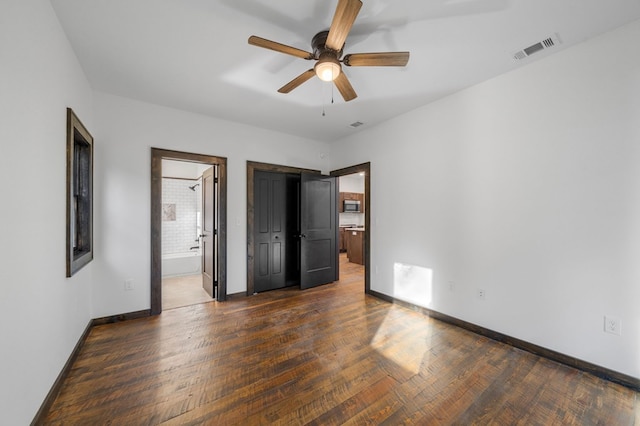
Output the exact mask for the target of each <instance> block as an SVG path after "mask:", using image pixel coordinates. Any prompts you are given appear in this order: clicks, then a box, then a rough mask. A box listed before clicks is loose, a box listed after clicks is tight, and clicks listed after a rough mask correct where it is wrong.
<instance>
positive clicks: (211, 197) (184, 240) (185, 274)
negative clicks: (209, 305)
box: [151, 148, 227, 315]
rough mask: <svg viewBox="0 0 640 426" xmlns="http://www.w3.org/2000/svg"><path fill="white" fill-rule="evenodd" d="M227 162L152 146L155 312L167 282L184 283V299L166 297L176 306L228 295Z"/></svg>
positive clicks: (153, 307) (152, 254)
mask: <svg viewBox="0 0 640 426" xmlns="http://www.w3.org/2000/svg"><path fill="white" fill-rule="evenodd" d="M226 162H227V160H226V158H223V157H215V156H208V155H200V154H192V153H185V152H179V151H168V150H162V149H156V148H152V150H151V314H152V315H157V314H159V313H160V312H162V309H163V281H164V283H165V285H166V284H167V282H168V281H170V282H171V283H172V284H173V285H175V286H184V290H185V292H186V293H185V294H182V295H181V296H180V298H181V300H178V301H175V300H172V301H171V302H169V300H168V299H167V300H166V302H167V303H172V304H173V305H176V303H177V305H176V306H178V305H180V304H182V305H183V306H184V304H185V301H186V302H188V301H191V302H192V303H186V304H194V303H202V302H203V301H204V300H214V299H215V300H217V301H223V300H225V299H226V296H227V294H226V216H227V214H226V193H227V189H226V182H227V178H226ZM163 189H164V192H165V193H164V200H163ZM198 212H200V214H198ZM163 225H165V226H163ZM163 231H165V232H164V234H165V236H164V239H163ZM167 231H173V232H167ZM169 234H171V235H169ZM163 255H164V256H163ZM163 257H164V259H163ZM163 269H164V270H165V273H164V274H163ZM163 278H164V280H163ZM172 290H174V295H175V294H176V292H177V291H178V289H177V288H174V289H172ZM164 299H166V298H164ZM173 305H172V307H173Z"/></svg>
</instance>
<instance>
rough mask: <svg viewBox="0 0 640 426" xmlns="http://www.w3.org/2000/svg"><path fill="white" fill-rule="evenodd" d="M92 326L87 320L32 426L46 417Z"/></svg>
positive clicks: (91, 322) (39, 423)
mask: <svg viewBox="0 0 640 426" xmlns="http://www.w3.org/2000/svg"><path fill="white" fill-rule="evenodd" d="M92 327H93V320H91V321H89V323H88V324H87V326H86V327H85V329H84V331H83V332H82V334H81V335H80V338H79V339H78V342H77V343H76V346H75V347H74V348H73V351H71V355H69V359H67V362H66V363H65V364H64V367H62V370H61V371H60V374H58V377H56V380H55V381H54V382H53V385H52V386H51V389H49V393H47V396H46V397H45V398H44V401H43V402H42V405H41V406H40V409H39V410H38V412H37V413H36V415H35V417H34V418H33V421H32V422H31V425H32V426H33V425H41V424H43V423H44V418H45V417H46V415H47V413H48V412H49V410H50V409H51V406H52V405H53V401H55V400H56V397H57V396H58V393H60V388H62V383H64V380H65V379H66V378H67V376H68V375H69V372H70V371H71V367H72V366H73V363H74V362H75V361H76V359H77V358H78V354H79V353H80V349H82V346H83V345H84V342H85V341H86V340H87V337H88V336H89V332H90V331H91V328H92Z"/></svg>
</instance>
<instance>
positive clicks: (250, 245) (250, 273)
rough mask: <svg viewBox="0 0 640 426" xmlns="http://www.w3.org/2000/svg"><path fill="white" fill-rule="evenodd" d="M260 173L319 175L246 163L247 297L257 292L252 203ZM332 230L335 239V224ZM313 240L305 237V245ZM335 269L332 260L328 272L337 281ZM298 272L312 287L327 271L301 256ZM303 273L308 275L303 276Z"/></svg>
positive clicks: (300, 169)
mask: <svg viewBox="0 0 640 426" xmlns="http://www.w3.org/2000/svg"><path fill="white" fill-rule="evenodd" d="M260 172H270V173H277V174H285V175H286V174H291V175H298V176H302V175H320V171H319V170H313V169H303V168H299V167H291V166H281V165H277V164H268V163H260V162H255V161H247V295H252V294H254V293H256V291H257V288H256V279H255V278H256V276H255V268H256V262H257V260H256V256H257V255H258V254H259V252H258V250H257V248H256V247H257V246H256V239H255V229H256V228H255V226H256V223H258V218H257V217H256V206H255V205H254V201H255V194H256V191H257V190H258V189H257V188H256V187H255V177H256V173H260ZM301 185H304V183H303V182H302V180H301ZM311 186H315V188H314V189H319V188H318V186H323V185H322V184H318V185H315V184H314V183H312V185H311ZM301 193H302V192H301ZM303 198H304V197H301V200H300V203H301V204H305V202H306V201H307V200H305V199H303ZM336 198H337V197H336ZM334 207H335V206H334ZM301 222H304V221H301ZM302 225H303V224H301V226H302ZM334 228H335V231H334V232H335V234H336V237H337V223H334ZM302 229H303V228H302V227H301V230H302ZM313 234H315V232H313ZM305 235H306V234H305ZM315 238H316V235H311V234H310V235H309V236H307V238H306V240H305V243H311V244H314V242H315V241H317V240H315ZM320 238H322V237H320ZM334 240H335V239H334ZM290 253H291V251H290ZM301 253H302V254H304V253H305V250H304V248H301ZM316 259H317V258H316ZM327 260H328V261H329V262H331V259H327ZM323 263H325V262H323ZM327 263H328V262H327ZM323 266H324V265H323ZM337 267H338V266H337V264H336V262H335V259H334V261H333V265H332V266H331V268H333V270H332V272H330V273H331V274H333V278H334V279H337ZM300 270H301V271H302V273H301V277H303V276H305V275H306V276H307V277H308V278H311V279H310V282H309V283H308V284H309V285H308V286H309V287H312V286H315V285H317V283H318V282H322V281H324V280H325V279H326V277H325V276H322V275H323V274H324V273H326V271H328V270H329V269H327V268H324V267H318V265H309V264H308V263H305V258H304V256H303V257H302V258H301V262H300ZM305 271H307V272H310V273H309V274H305ZM316 273H317V274H318V275H317V278H316V277H314V275H316ZM300 285H301V287H303V288H305V287H307V285H305V282H303V281H301V282H300Z"/></svg>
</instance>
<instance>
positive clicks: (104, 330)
mask: <svg viewBox="0 0 640 426" xmlns="http://www.w3.org/2000/svg"><path fill="white" fill-rule="evenodd" d="M342 270H343V274H342V279H341V281H339V282H337V283H334V284H329V285H325V286H321V287H319V288H314V289H310V290H305V291H300V290H299V289H296V288H292V289H286V290H276V291H271V292H267V293H262V294H259V295H256V296H251V297H247V298H235V299H234V298H232V299H231V300H229V301H227V302H224V303H218V302H212V303H206V304H199V305H194V306H188V307H184V308H176V309H172V310H169V311H166V312H163V313H162V315H160V316H157V317H150V318H143V319H138V320H132V321H127V322H122V323H116V324H107V325H102V326H97V327H94V328H93V329H92V330H91V333H90V335H89V337H88V339H87V341H86V344H85V345H84V347H83V349H82V350H81V352H80V354H79V357H78V359H77V361H76V362H75V364H74V366H73V368H72V371H71V373H70V375H69V376H68V378H67V379H66V380H65V382H64V384H63V386H62V389H61V392H60V394H59V396H58V398H57V399H56V400H55V402H54V403H53V405H52V407H51V410H50V411H49V413H48V415H47V417H46V424H64V425H97V424H113V425H155V424H166V425H185V424H186V425H190V424H211V425H230V424H242V425H259V424H269V425H271V424H283V425H296V424H316V425H342V424H357V425H360V424H389V425H398V424H426V425H431V424H434V425H440V424H445V425H448V424H459V425H472V424H495V425H512V424H521V425H553V424H557V425H566V424H575V425H633V424H634V422H635V423H636V424H639V425H640V398H639V394H638V393H637V392H634V391H632V390H631V389H629V388H625V387H623V386H620V385H617V384H614V383H611V382H608V381H606V380H603V379H599V378H596V377H595V376H592V375H589V374H587V373H583V372H580V371H578V370H575V369H573V368H570V367H567V366H565V365H561V364H558V363H555V362H552V361H549V360H546V359H543V358H540V357H538V356H535V355H532V354H530V353H527V352H524V351H521V350H519V349H515V348H513V347H510V346H507V345H505V344H502V343H498V342H496V341H493V340H490V339H488V338H485V337H482V336H479V335H476V334H473V333H471V332H468V331H465V330H462V329H460V328H457V327H455V326H451V325H448V324H445V323H442V322H440V321H438V320H434V319H432V318H429V317H426V316H424V315H422V314H420V313H417V312H414V311H412V310H409V309H405V308H403V307H401V306H398V305H393V304H389V303H387V302H384V301H381V300H378V299H376V298H373V297H370V296H365V295H364V294H363V288H364V285H363V282H362V276H361V274H360V273H359V271H361V267H360V266H359V265H355V264H345V263H343V264H342Z"/></svg>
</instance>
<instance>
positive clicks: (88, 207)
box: [67, 108, 93, 277]
mask: <svg viewBox="0 0 640 426" xmlns="http://www.w3.org/2000/svg"><path fill="white" fill-rule="evenodd" d="M91 260H93V137H92V136H91V134H90V133H89V131H88V130H87V129H86V127H84V125H83V124H82V122H81V121H80V119H78V117H77V116H76V114H75V113H74V112H73V110H72V109H71V108H67V277H71V276H73V274H75V273H76V272H77V271H79V270H80V269H82V267H84V266H85V265H86V264H88V263H89V262H91Z"/></svg>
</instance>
